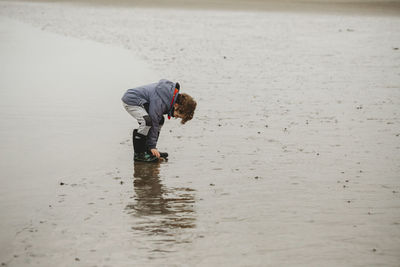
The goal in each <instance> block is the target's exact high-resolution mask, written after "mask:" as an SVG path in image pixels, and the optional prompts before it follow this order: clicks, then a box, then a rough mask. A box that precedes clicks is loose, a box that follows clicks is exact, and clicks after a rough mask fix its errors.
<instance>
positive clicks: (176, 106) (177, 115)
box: [174, 104, 183, 119]
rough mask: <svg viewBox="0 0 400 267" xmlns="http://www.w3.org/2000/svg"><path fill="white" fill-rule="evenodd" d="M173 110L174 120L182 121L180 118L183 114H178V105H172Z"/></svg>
mask: <svg viewBox="0 0 400 267" xmlns="http://www.w3.org/2000/svg"><path fill="white" fill-rule="evenodd" d="M174 108H175V110H174V117H175V118H180V119H182V118H183V114H181V113H180V112H179V105H178V104H175V105H174Z"/></svg>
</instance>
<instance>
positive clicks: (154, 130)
mask: <svg viewBox="0 0 400 267" xmlns="http://www.w3.org/2000/svg"><path fill="white" fill-rule="evenodd" d="M158 102H159V101H156V103H154V102H151V103H150V106H149V116H150V118H151V121H152V127H151V128H150V131H149V134H148V135H147V145H148V146H149V149H150V150H152V149H156V147H157V137H158V132H159V130H160V120H161V118H162V117H163V112H162V103H161V101H160V102H159V103H158Z"/></svg>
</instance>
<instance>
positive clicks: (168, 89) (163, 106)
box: [122, 79, 179, 149]
mask: <svg viewBox="0 0 400 267" xmlns="http://www.w3.org/2000/svg"><path fill="white" fill-rule="evenodd" d="M175 87H176V83H174V82H171V81H168V80H164V79H162V80H160V81H159V82H158V83H152V84H148V85H143V86H140V87H137V88H133V89H129V90H128V91H126V93H125V94H124V95H123V97H122V101H123V102H124V103H125V104H127V105H130V106H142V107H144V105H145V104H148V105H149V110H148V113H149V116H150V118H151V120H152V124H153V126H152V127H151V128H150V131H149V134H148V136H147V145H148V146H149V148H150V149H152V148H156V146H157V139H158V133H159V131H160V121H161V120H162V119H163V115H164V114H168V115H169V116H173V106H174V104H175V102H176V99H177V98H178V94H179V92H178V93H177V94H176V95H175V98H174V102H173V103H172V105H171V102H172V98H173V95H174V91H175Z"/></svg>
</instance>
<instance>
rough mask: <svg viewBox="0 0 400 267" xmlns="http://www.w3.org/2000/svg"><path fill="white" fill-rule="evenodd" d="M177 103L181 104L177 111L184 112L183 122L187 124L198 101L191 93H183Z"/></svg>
mask: <svg viewBox="0 0 400 267" xmlns="http://www.w3.org/2000/svg"><path fill="white" fill-rule="evenodd" d="M175 103H177V104H178V105H179V106H178V108H177V111H179V113H181V114H183V118H182V121H181V123H182V124H185V123H186V122H187V121H190V120H191V119H192V118H193V115H194V110H195V109H196V106H197V103H196V101H195V100H194V99H193V98H192V97H191V96H190V95H188V94H185V93H181V94H179V95H178V98H177V99H176V102H175Z"/></svg>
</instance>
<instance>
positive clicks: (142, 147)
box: [124, 103, 157, 161]
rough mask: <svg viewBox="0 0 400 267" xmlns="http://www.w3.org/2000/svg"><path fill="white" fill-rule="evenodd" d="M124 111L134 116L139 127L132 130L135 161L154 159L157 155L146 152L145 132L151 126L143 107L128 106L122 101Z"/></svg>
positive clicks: (147, 131)
mask: <svg viewBox="0 0 400 267" xmlns="http://www.w3.org/2000/svg"><path fill="white" fill-rule="evenodd" d="M124 108H125V109H126V111H127V112H128V113H129V114H130V115H131V116H132V117H134V118H135V119H136V120H137V121H138V123H139V128H138V129H135V130H134V131H133V135H132V142H133V149H134V152H135V154H134V160H135V161H155V160H157V157H155V156H153V155H151V154H149V153H148V152H147V145H146V141H147V134H148V133H149V130H150V128H151V126H152V123H151V118H150V116H149V114H148V113H147V112H146V110H145V109H144V108H143V107H140V106H130V105H127V104H125V103H124Z"/></svg>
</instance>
